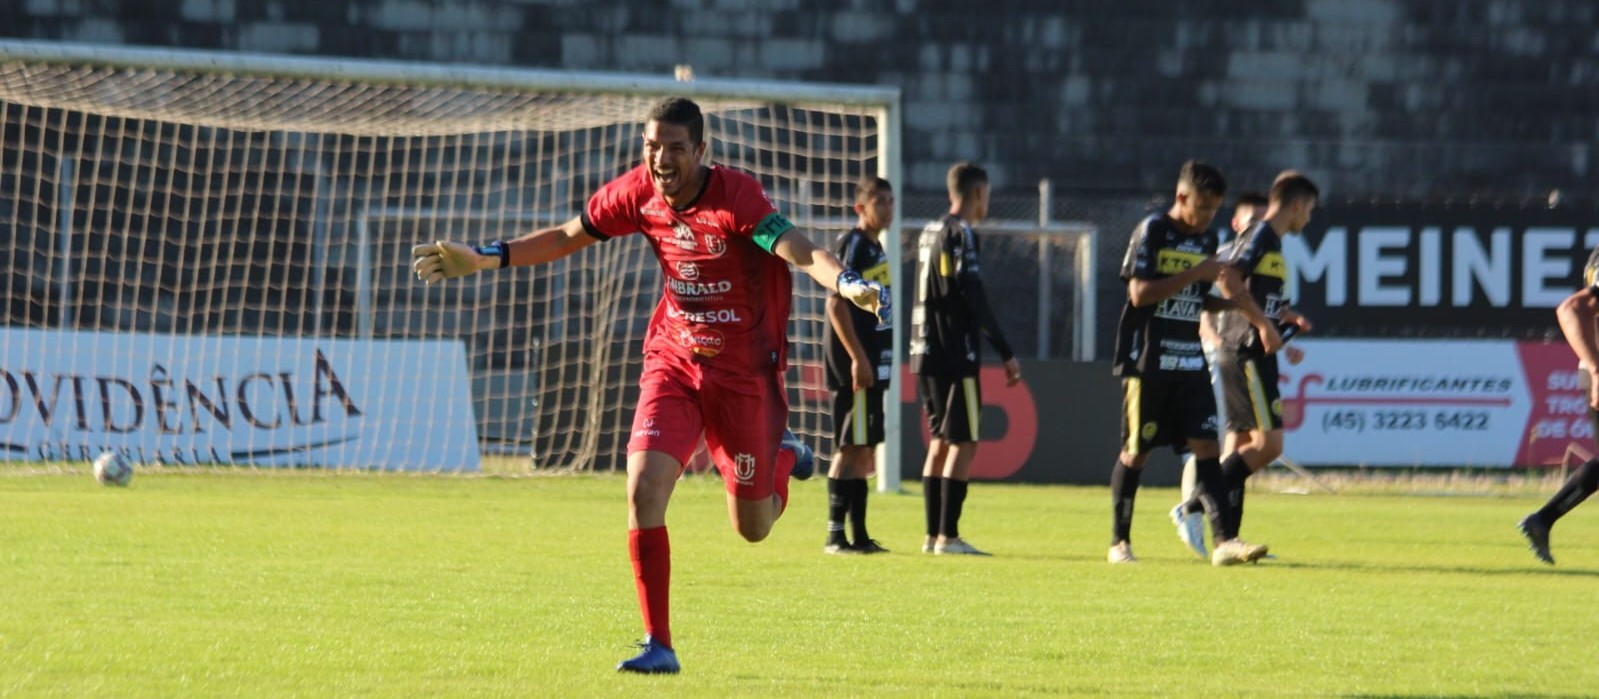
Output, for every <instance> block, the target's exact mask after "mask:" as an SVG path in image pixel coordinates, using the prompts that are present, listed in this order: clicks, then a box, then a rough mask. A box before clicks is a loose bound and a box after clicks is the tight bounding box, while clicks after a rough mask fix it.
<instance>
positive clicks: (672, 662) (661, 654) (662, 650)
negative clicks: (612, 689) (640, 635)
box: [616, 636, 683, 675]
mask: <svg viewBox="0 0 1599 699" xmlns="http://www.w3.org/2000/svg"><path fill="white" fill-rule="evenodd" d="M638 646H639V647H640V648H643V649H644V650H643V652H641V653H639V654H638V655H635V656H633V657H631V658H628V659H627V660H623V661H622V662H620V663H618V664H617V665H616V671H617V672H637V673H639V674H643V675H675V674H677V672H678V671H679V670H681V669H683V668H682V666H681V665H678V664H677V653H676V652H674V651H673V650H672V649H671V648H667V647H666V646H663V645H661V644H659V643H656V642H655V639H653V638H650V637H649V636H645V637H644V642H643V643H640V644H638Z"/></svg>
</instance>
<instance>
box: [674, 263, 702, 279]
mask: <svg viewBox="0 0 1599 699" xmlns="http://www.w3.org/2000/svg"><path fill="white" fill-rule="evenodd" d="M676 265H677V276H679V277H682V278H684V279H687V280H689V281H693V280H695V279H699V278H700V266H699V265H697V264H694V263H693V262H678V263H676Z"/></svg>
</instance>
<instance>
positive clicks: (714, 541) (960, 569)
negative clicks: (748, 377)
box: [0, 471, 1599, 697]
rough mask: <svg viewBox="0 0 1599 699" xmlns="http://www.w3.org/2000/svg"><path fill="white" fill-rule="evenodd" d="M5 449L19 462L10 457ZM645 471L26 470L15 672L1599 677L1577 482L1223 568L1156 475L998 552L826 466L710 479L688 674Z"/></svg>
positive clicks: (1, 539)
mask: <svg viewBox="0 0 1599 699" xmlns="http://www.w3.org/2000/svg"><path fill="white" fill-rule="evenodd" d="M0 473H5V472H4V471H0ZM622 491H623V481H622V480H621V479H620V478H617V477H614V476H569V477H543V478H540V477H534V478H514V479H507V478H465V477H420V476H402V475H376V474H351V475H341V474H329V473H317V472H283V473H273V472H249V471H241V472H227V471H223V472H210V473H196V474H184V473H176V472H166V473H141V474H140V475H139V476H138V477H137V478H136V479H135V481H134V484H133V486H132V487H131V488H129V489H126V490H123V489H113V488H103V487H100V486H98V485H96V484H95V483H94V482H93V480H92V479H91V478H89V477H88V476H87V475H84V474H82V473H43V474H40V473H34V474H33V475H15V474H13V475H7V476H0V696H62V697H94V696H105V697H180V696H182V697H189V696H247V697H279V696H338V697H362V696H383V697H388V696H401V697H403V696H416V697H424V696H425V697H432V696H560V697H590V696H628V697H640V696H645V697H654V696H679V695H681V696H712V697H745V696H805V697H834V696H871V697H877V696H889V695H898V696H916V697H923V696H970V695H986V696H1006V697H1010V696H1061V695H1068V694H1070V695H1076V696H1146V695H1166V696H1181V697H1217V696H1355V697H1465V696H1488V697H1556V696H1559V697H1565V696H1594V695H1595V693H1599V662H1596V661H1595V655H1594V651H1595V649H1596V648H1599V607H1596V605H1595V602H1596V601H1599V504H1593V503H1590V504H1589V505H1588V506H1586V507H1584V508H1580V509H1578V510H1577V511H1576V512H1574V513H1573V514H1572V515H1571V516H1570V517H1568V518H1567V519H1566V520H1564V521H1562V522H1561V523H1560V525H1559V526H1558V527H1557V529H1556V530H1555V536H1554V538H1555V555H1556V556H1557V558H1558V559H1559V560H1560V565H1559V566H1557V567H1554V568H1549V567H1545V566H1542V565H1540V564H1537V563H1535V562H1534V561H1533V559H1532V557H1531V556H1530V555H1529V554H1528V553H1527V551H1526V550H1525V548H1524V547H1523V545H1522V541H1521V539H1520V537H1519V536H1517V535H1516V533H1515V530H1514V526H1513V525H1514V522H1515V521H1516V519H1517V518H1518V517H1520V516H1521V515H1522V514H1523V513H1525V512H1526V511H1528V510H1530V509H1532V508H1534V507H1535V506H1536V505H1537V504H1538V503H1539V502H1541V499H1542V497H1543V496H1544V495H1545V494H1531V495H1529V494H1521V495H1516V496H1508V497H1506V496H1499V497H1469V498H1460V497H1454V498H1440V497H1415V496H1394V495H1386V496H1385V495H1354V496H1350V495H1340V496H1325V495H1309V496H1294V495H1277V494H1272V493H1265V492H1254V493H1251V496H1250V501H1249V503H1250V509H1249V515H1248V518H1247V520H1246V522H1245V530H1246V532H1247V533H1248V534H1250V535H1251V538H1253V539H1256V540H1260V541H1265V542H1269V543H1270V544H1271V545H1272V547H1273V550H1274V551H1276V552H1277V553H1279V554H1280V555H1281V558H1280V559H1278V560H1275V561H1268V562H1265V563H1262V564H1261V565H1257V566H1246V567H1239V568H1231V569H1214V568H1212V567H1210V566H1209V565H1208V564H1204V563H1201V562H1200V561H1199V560H1198V559H1196V558H1193V557H1192V556H1191V555H1190V554H1187V553H1186V552H1185V551H1184V550H1183V549H1181V547H1180V544H1179V543H1178V542H1177V540H1176V538H1175V537H1174V536H1173V535H1172V532H1171V527H1170V525H1169V524H1168V523H1167V522H1166V521H1165V518H1164V517H1165V510H1166V508H1167V506H1169V504H1170V503H1171V502H1172V501H1173V498H1174V495H1173V493H1172V491H1171V490H1161V489H1148V490H1146V491H1145V492H1144V493H1143V494H1142V502H1141V507H1140V512H1139V514H1138V519H1137V522H1136V524H1135V528H1134V534H1135V550H1136V551H1137V553H1138V554H1139V556H1140V557H1141V558H1142V560H1143V563H1142V564H1140V565H1138V566H1134V567H1111V566H1108V565H1106V564H1105V563H1104V553H1105V544H1106V538H1107V536H1106V534H1107V531H1108V528H1109V522H1108V519H1109V513H1108V511H1109V497H1108V495H1107V494H1106V493H1105V491H1104V490H1103V489H1102V488H1065V487H1021V486H999V485H981V484H980V485H978V486H977V487H976V488H974V489H973V491H972V496H971V499H970V500H969V502H968V504H967V516H966V519H965V522H964V524H963V529H964V530H965V532H966V533H967V534H968V535H969V536H970V538H971V539H972V541H973V542H974V543H976V544H977V545H979V546H981V547H984V548H987V549H990V550H992V551H993V552H994V553H995V554H997V555H996V556H995V557H994V558H991V559H954V558H934V557H931V556H924V555H922V554H921V553H919V552H918V546H919V544H920V540H921V536H920V531H921V500H920V498H917V497H913V496H874V497H873V500H872V523H873V533H874V534H875V535H876V536H877V537H878V538H879V539H881V540H882V541H883V542H884V544H885V545H887V546H888V547H889V548H891V549H893V550H894V553H893V554H891V555H887V556H876V557H830V556H824V555H823V554H822V553H821V543H822V533H823V532H822V525H821V522H822V520H823V518H824V517H823V515H824V495H823V489H822V487H821V485H820V484H819V483H817V482H810V483H799V484H796V487H795V498H794V504H793V509H792V510H791V511H790V515H789V516H788V517H787V518H785V520H784V521H783V522H781V523H780V524H779V526H778V530H777V532H776V533H774V535H773V537H772V539H771V540H769V541H766V542H764V543H761V544H756V545H751V544H747V543H744V542H743V541H742V540H740V539H739V538H738V537H737V536H736V535H735V534H734V533H733V532H732V530H731V528H730V527H729V526H728V524H727V521H726V512H725V508H724V505H723V502H722V494H721V493H722V491H721V487H720V485H719V483H717V482H714V481H710V480H707V479H705V478H701V477H692V478H690V479H688V480H685V481H683V482H682V483H681V484H680V485H679V487H678V491H677V494H676V496H675V498H674V502H673V507H672V514H671V524H672V535H673V536H672V549H673V555H674V560H673V567H674V573H675V584H674V587H673V590H672V593H673V612H674V614H673V626H674V631H675V633H674V635H675V640H676V644H677V646H678V648H679V651H680V657H681V659H682V661H683V663H684V674H682V675H680V676H677V677H633V676H621V675H618V674H617V673H615V672H613V671H612V668H613V667H614V665H615V663H616V662H617V661H618V660H620V659H621V658H623V657H625V656H626V655H628V654H629V653H630V650H631V648H630V647H629V645H628V642H629V641H630V640H633V639H635V638H637V636H638V635H639V634H640V631H639V621H638V612H637V609H636V606H635V605H636V602H635V597H634V591H633V585H632V576H631V570H630V568H629V566H628V562H627V555H626V546H625V537H624V534H623V530H624V528H625V523H626V512H625V508H624V503H623V499H622Z"/></svg>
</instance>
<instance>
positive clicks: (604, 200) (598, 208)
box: [582, 168, 643, 240]
mask: <svg viewBox="0 0 1599 699" xmlns="http://www.w3.org/2000/svg"><path fill="white" fill-rule="evenodd" d="M638 186H639V170H638V169H637V168H635V169H633V170H629V171H628V172H627V174H624V175H622V176H621V177H618V178H616V179H614V180H611V181H610V182H608V183H606V184H605V186H604V187H601V188H600V190H599V191H598V192H595V193H594V196H592V197H589V202H588V205H587V206H585V207H583V216H582V219H583V230H585V231H587V232H588V234H589V235H592V236H594V237H596V238H599V239H600V240H605V239H606V238H614V237H617V236H622V235H629V234H632V233H637V232H639V231H640V230H642V229H643V225H641V223H640V222H639V213H638V204H639V197H638Z"/></svg>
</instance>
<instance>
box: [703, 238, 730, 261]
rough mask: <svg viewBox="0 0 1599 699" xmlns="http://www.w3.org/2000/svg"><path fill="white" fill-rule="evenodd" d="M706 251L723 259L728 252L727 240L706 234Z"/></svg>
mask: <svg viewBox="0 0 1599 699" xmlns="http://www.w3.org/2000/svg"><path fill="white" fill-rule="evenodd" d="M705 251H706V252H708V253H710V254H712V255H715V256H716V257H721V256H722V255H723V254H724V253H726V252H727V239H726V238H723V237H722V236H719V235H716V234H714V233H706V234H705Z"/></svg>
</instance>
